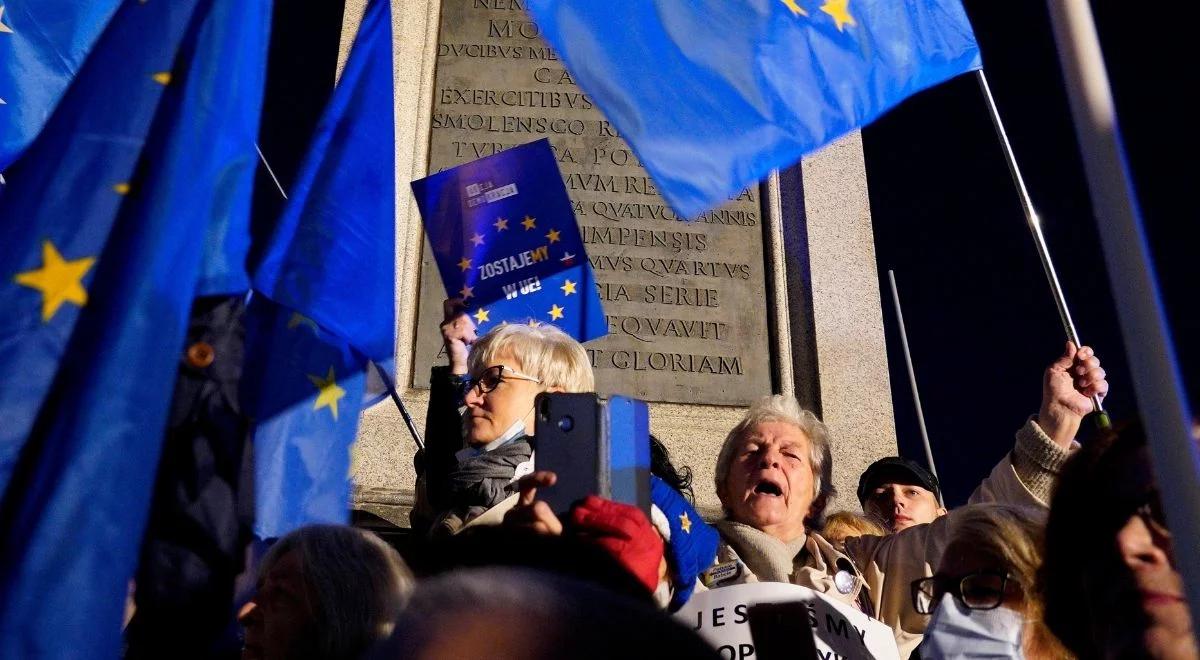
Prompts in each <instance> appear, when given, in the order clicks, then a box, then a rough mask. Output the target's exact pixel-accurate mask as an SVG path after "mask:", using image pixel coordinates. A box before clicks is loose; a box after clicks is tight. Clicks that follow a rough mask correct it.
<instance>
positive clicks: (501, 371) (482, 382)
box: [467, 364, 542, 394]
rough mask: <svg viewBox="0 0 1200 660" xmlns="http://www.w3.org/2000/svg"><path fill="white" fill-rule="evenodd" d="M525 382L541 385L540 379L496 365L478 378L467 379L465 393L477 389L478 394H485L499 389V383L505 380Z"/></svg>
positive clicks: (485, 370)
mask: <svg viewBox="0 0 1200 660" xmlns="http://www.w3.org/2000/svg"><path fill="white" fill-rule="evenodd" d="M510 378H511V379H513V380H527V381H530V382H532V383H541V382H542V379H540V378H535V377H533V376H530V375H529V374H523V373H521V372H520V371H517V370H516V369H513V368H512V367H506V366H504V365H503V364H497V365H495V366H493V367H488V368H487V369H484V370H483V371H482V372H481V373H480V374H479V375H478V376H472V377H471V378H470V379H469V383H470V384H469V386H468V387H467V391H470V390H472V389H475V388H479V393H480V394H487V393H488V392H491V391H493V390H495V389H496V388H497V387H500V383H502V382H504V380H505V379H510Z"/></svg>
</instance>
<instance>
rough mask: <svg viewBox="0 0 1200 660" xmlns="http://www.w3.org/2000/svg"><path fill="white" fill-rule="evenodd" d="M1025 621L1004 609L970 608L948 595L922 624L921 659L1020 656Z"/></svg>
mask: <svg viewBox="0 0 1200 660" xmlns="http://www.w3.org/2000/svg"><path fill="white" fill-rule="evenodd" d="M1024 626H1025V620H1024V619H1023V618H1022V617H1021V615H1020V614H1017V613H1016V612H1014V611H1012V610H1010V609H1008V608H1005V607H997V608H995V609H991V610H972V609H968V608H967V607H966V606H965V605H963V604H962V603H960V602H958V599H957V598H955V597H954V596H952V595H950V594H946V595H944V596H942V600H941V602H940V603H939V604H938V607H937V609H936V610H934V612H933V616H932V617H931V618H930V619H929V625H928V626H926V627H925V639H924V640H923V641H922V642H921V646H920V648H919V649H918V655H919V656H920V657H921V658H923V659H924V658H934V659H939V660H940V659H941V658H1024V657H1025V653H1024V652H1023V651H1022V650H1021V631H1022V628H1024Z"/></svg>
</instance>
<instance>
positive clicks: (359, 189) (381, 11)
mask: <svg viewBox="0 0 1200 660" xmlns="http://www.w3.org/2000/svg"><path fill="white" fill-rule="evenodd" d="M393 134H394V127H393V123H392V37H391V13H390V10H389V3H388V2H387V0H373V1H372V2H371V3H370V5H368V7H367V11H366V14H365V15H364V16H363V21H362V24H361V26H360V27H359V31H358V36H357V37H356V38H355V42H354V48H353V50H352V51H351V53H350V59H349V60H348V61H347V63H346V68H345V70H344V71H343V72H342V77H341V80H340V81H339V82H338V86H337V89H335V90H334V92H333V96H332V98H330V100H329V104H328V105H327V107H326V109H325V113H324V115H323V116H322V118H321V122H320V124H319V126H318V129H317V131H316V135H315V136H314V138H313V142H312V145H311V146H310V147H309V153H308V156H307V157H306V159H305V162H304V165H303V166H302V168H301V171H300V174H299V175H298V176H297V183H296V187H295V190H293V191H292V194H291V196H290V198H289V200H288V205H287V208H286V209H285V210H284V213H283V215H282V216H281V218H280V220H279V224H278V226H277V227H276V228H275V231H274V233H273V234H272V237H271V242H270V243H269V245H268V247H267V250H266V257H265V258H264V260H263V261H262V263H261V265H260V266H259V268H258V270H257V271H256V273H255V277H254V288H255V292H254V294H253V301H252V303H251V306H250V309H249V311H248V314H247V317H246V326H247V335H248V340H247V344H246V361H247V362H246V363H247V368H246V369H245V373H247V374H256V377H255V378H253V380H250V381H247V380H245V379H243V381H242V387H241V392H242V398H243V399H244V400H245V401H246V407H247V409H248V410H250V411H251V416H252V417H253V418H254V419H255V426H254V430H253V435H254V439H253V443H254V462H255V499H256V510H255V512H256V520H255V533H256V534H257V535H258V536H259V537H260V538H270V537H273V536H281V535H283V534H285V533H287V532H288V531H290V530H292V529H294V528H296V527H299V526H301V525H303V524H306V523H317V522H347V521H348V520H347V519H348V517H349V512H350V474H349V471H350V447H351V445H352V444H353V442H354V437H355V432H356V430H357V428H358V415H359V411H360V409H361V407H362V405H363V398H364V391H365V386H366V368H367V364H368V363H367V360H368V359H374V360H387V359H390V358H391V357H392V355H393V353H394V351H395V346H394V345H393V341H394V340H393V333H394V328H395V321H394V317H395V313H394V311H393V304H394V300H395V290H394V284H393V283H394V281H395V265H394V256H393V251H394V249H395V241H394V238H393V236H394V234H395V229H394V227H395V195H394V191H395V171H394V169H393V164H392V163H393V160H394V153H395V142H394V138H393Z"/></svg>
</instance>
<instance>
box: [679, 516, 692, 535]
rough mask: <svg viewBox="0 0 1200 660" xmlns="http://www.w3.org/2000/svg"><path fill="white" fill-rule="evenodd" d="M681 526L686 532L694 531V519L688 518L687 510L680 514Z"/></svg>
mask: <svg viewBox="0 0 1200 660" xmlns="http://www.w3.org/2000/svg"><path fill="white" fill-rule="evenodd" d="M679 528H680V529H682V530H683V533H684V534H691V533H692V520H691V518H688V514H687V511H684V512H683V513H681V514H679Z"/></svg>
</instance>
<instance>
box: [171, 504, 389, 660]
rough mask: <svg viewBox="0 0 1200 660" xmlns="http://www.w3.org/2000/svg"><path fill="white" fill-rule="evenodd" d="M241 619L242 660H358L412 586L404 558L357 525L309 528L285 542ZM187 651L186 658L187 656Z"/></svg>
mask: <svg viewBox="0 0 1200 660" xmlns="http://www.w3.org/2000/svg"><path fill="white" fill-rule="evenodd" d="M258 575H259V577H258V584H257V590H256V593H255V595H254V598H252V599H251V600H250V602H248V603H246V605H245V607H243V608H242V611H241V613H240V614H239V615H238V622H239V623H241V624H242V626H243V628H244V630H245V645H244V646H243V649H242V658H243V660H284V659H288V658H310V659H312V660H352V659H354V658H359V657H361V656H362V654H363V653H364V652H366V650H367V649H369V648H370V647H371V646H372V645H373V644H375V643H376V642H378V641H379V640H382V639H386V638H387V636H388V635H389V634H391V632H392V624H393V622H394V621H395V619H396V616H397V615H398V614H399V613H400V610H401V608H403V606H404V603H405V601H406V600H407V598H408V595H409V593H410V592H411V591H412V587H413V577H412V573H411V572H410V571H409V570H408V567H407V566H406V565H405V564H404V560H403V559H401V558H400V555H399V554H398V553H397V552H396V551H395V550H394V549H393V548H392V547H391V546H389V545H388V544H386V543H384V542H383V541H382V540H380V539H379V537H377V536H375V535H374V534H371V533H369V532H364V531H362V530H359V529H354V528H353V527H345V526H341V525H311V526H309V527H302V528H300V529H298V530H296V531H294V532H292V533H290V534H288V535H287V536H284V537H283V538H281V539H279V541H277V542H276V543H275V545H273V546H272V547H271V549H270V550H269V551H268V552H267V554H266V556H265V557H263V560H262V563H261V564H260V566H259V574H258ZM186 651H187V650H185V654H186Z"/></svg>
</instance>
